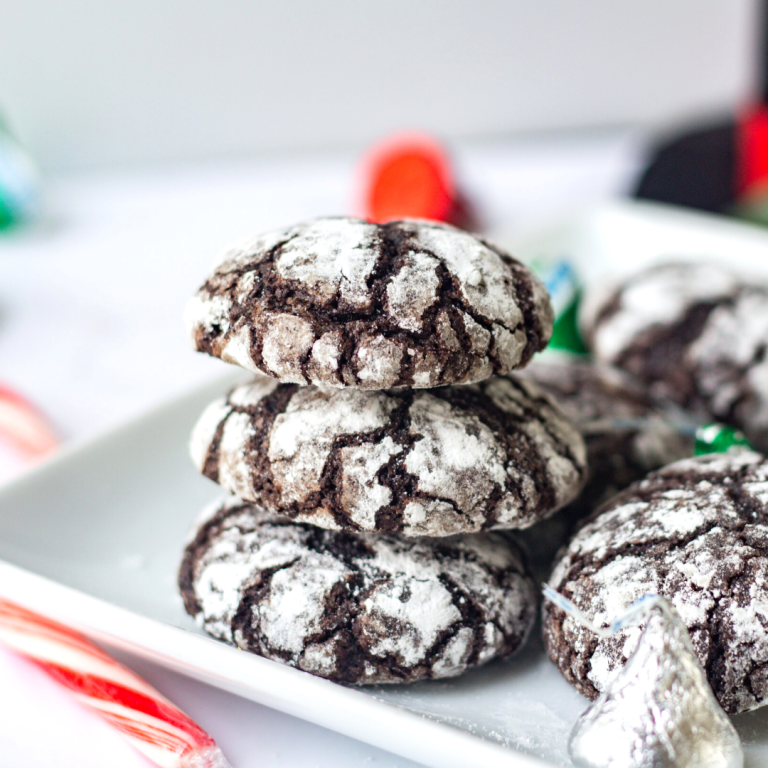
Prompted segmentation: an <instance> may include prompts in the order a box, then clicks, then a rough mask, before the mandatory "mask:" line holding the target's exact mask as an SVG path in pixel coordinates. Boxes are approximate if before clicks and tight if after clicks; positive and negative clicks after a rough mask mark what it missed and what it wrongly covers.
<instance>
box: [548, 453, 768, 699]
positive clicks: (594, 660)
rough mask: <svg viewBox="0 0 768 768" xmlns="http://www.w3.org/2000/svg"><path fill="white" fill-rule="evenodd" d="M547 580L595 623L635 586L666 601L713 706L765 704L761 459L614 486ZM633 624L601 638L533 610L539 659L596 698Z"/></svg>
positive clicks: (721, 457)
mask: <svg viewBox="0 0 768 768" xmlns="http://www.w3.org/2000/svg"><path fill="white" fill-rule="evenodd" d="M550 583H551V584H552V586H553V587H554V588H555V589H556V590H558V591H559V592H561V593H562V594H563V595H565V596H566V597H567V598H569V599H570V600H572V601H573V602H574V603H575V604H576V605H577V606H578V607H579V608H580V609H581V610H582V611H583V612H584V613H585V614H586V615H587V617H588V618H589V619H591V620H592V621H593V622H594V623H596V624H597V625H599V626H607V625H608V624H609V623H610V622H611V621H612V620H614V619H615V618H616V617H617V616H619V615H620V614H621V613H622V612H623V611H624V610H625V609H626V608H627V607H629V605H630V604H631V603H633V602H634V601H635V600H637V599H638V598H640V597H642V596H643V595H646V594H657V595H662V596H663V597H666V598H667V599H668V600H669V601H670V603H672V605H673V606H674V608H675V610H676V611H677V612H678V614H679V615H680V618H681V619H682V621H683V623H684V624H685V625H686V627H687V628H688V632H689V633H690V635H691V640H692V642H693V647H694V650H695V651H696V655H697V656H698V658H699V661H700V662H701V664H702V666H703V667H704V670H705V671H706V673H707V679H708V680H709V683H710V685H711V686H712V689H713V691H714V693H715V695H716V696H717V699H718V701H719V702H720V704H721V705H722V707H723V709H724V710H725V711H726V712H728V713H730V714H736V713H737V712H744V711H746V710H749V709H753V708H755V707H758V706H761V705H763V704H765V703H766V702H767V701H768V459H766V458H765V457H764V456H761V455H760V454H757V453H751V452H742V453H731V454H710V455H708V456H699V457H697V458H693V459H686V460H683V461H678V462H676V463H675V464H671V465H670V466H668V467H665V468H664V469H661V470H659V471H657V472H653V473H652V474H650V475H649V476H648V477H647V478H646V479H645V480H642V481H640V482H638V483H635V484H634V485H632V486H630V487H629V488H628V489H626V490H625V491H623V492H622V493H620V494H619V495H618V496H616V497H615V498H614V499H612V500H611V501H610V502H608V504H607V505H605V506H604V507H603V509H602V511H601V512H600V514H599V515H598V516H597V517H595V518H594V519H592V520H590V521H589V522H588V523H587V524H586V525H585V526H584V527H583V528H582V529H581V530H580V531H579V532H578V533H577V534H576V535H575V536H574V538H573V539H572V540H571V542H570V543H569V544H568V547H567V549H565V550H564V551H563V552H562V553H561V556H560V559H559V561H558V562H557V563H556V565H555V569H554V572H553V574H552V577H551V580H550ZM640 632H641V628H639V627H635V628H631V629H627V630H623V631H622V632H620V633H618V634H617V635H616V636H614V637H611V638H608V639H601V638H598V637H597V636H596V635H595V634H594V633H592V632H590V631H589V630H588V629H586V628H584V627H582V626H580V625H579V624H577V622H576V621H574V619H573V618H571V617H570V616H566V615H565V614H564V613H563V611H561V610H560V609H559V608H556V607H554V606H552V605H551V604H550V605H546V606H545V607H544V637H545V642H546V646H547V650H548V653H549V656H550V658H551V659H552V660H553V661H554V662H555V664H557V665H558V666H559V668H560V670H561V671H562V673H563V675H564V676H565V677H566V678H567V679H568V680H569V681H570V682H571V683H573V684H574V685H575V686H576V687H577V688H578V689H579V690H580V691H581V692H582V693H583V694H585V695H587V696H589V697H590V698H593V699H594V698H596V697H597V695H598V693H599V692H600V691H602V690H604V689H605V687H606V685H607V684H608V683H609V681H610V679H611V675H612V673H613V671H614V670H615V669H616V668H617V667H618V666H619V665H623V664H624V663H625V662H626V661H627V659H628V658H629V657H630V656H631V655H632V652H633V651H634V649H635V647H636V645H637V642H638V639H639V636H640Z"/></svg>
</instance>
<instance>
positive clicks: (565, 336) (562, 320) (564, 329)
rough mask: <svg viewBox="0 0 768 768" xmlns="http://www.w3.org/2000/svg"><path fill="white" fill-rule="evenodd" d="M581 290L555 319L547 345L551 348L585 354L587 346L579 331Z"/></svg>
mask: <svg viewBox="0 0 768 768" xmlns="http://www.w3.org/2000/svg"><path fill="white" fill-rule="evenodd" d="M580 300H581V291H578V292H577V293H576V295H575V296H574V298H573V300H572V301H571V303H570V304H569V305H568V306H567V307H566V309H565V311H564V312H563V313H562V314H561V315H559V316H558V317H557V318H556V319H555V327H554V328H553V329H552V338H551V339H550V340H549V346H550V347H551V348H552V349H563V350H565V351H566V352H573V353H574V354H576V355H586V354H587V347H586V345H585V344H584V340H583V339H582V338H581V334H580V333H579V323H578V316H579V301H580Z"/></svg>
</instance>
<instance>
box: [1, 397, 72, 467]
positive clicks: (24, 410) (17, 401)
mask: <svg viewBox="0 0 768 768" xmlns="http://www.w3.org/2000/svg"><path fill="white" fill-rule="evenodd" d="M0 437H4V438H5V439H6V440H8V441H10V442H11V443H12V444H13V445H14V447H15V448H16V450H17V451H18V452H19V453H20V454H21V455H22V456H23V457H24V458H25V459H27V460H34V459H38V458H41V457H42V456H45V455H46V454H48V453H50V452H51V451H53V450H55V449H56V447H57V446H58V444H59V441H58V439H57V438H56V435H55V434H54V433H53V430H52V429H51V427H50V426H49V424H48V422H47V421H46V420H45V419H44V418H43V416H42V414H41V413H40V412H39V411H38V410H37V409H36V408H35V407H34V406H33V405H32V404H31V403H29V402H28V401H27V400H25V399H24V398H23V397H22V396H21V395H19V394H17V393H16V392H14V391H13V390H11V389H8V387H4V386H3V385H2V384H0Z"/></svg>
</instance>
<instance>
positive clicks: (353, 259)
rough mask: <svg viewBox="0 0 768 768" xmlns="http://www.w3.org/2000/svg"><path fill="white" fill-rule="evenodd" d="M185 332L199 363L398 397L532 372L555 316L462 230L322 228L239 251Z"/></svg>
mask: <svg viewBox="0 0 768 768" xmlns="http://www.w3.org/2000/svg"><path fill="white" fill-rule="evenodd" d="M185 322H186V324H187V327H188V328H189V331H190V333H191V335H192V338H193V340H194V344H195V348H196V349H197V350H198V351H200V352H206V353H208V354H210V355H213V356H215V357H220V358H221V359H222V360H224V361H226V362H228V363H234V364H235V365H239V366H242V367H243V368H246V369H248V370H250V371H254V372H256V373H263V374H266V375H268V376H271V377H273V378H276V379H278V380H279V381H281V382H285V383H296V384H323V385H326V386H332V387H357V388H360V389H386V388H388V387H395V386H408V387H416V388H427V387H436V386H440V385H443V384H455V383H462V382H471V381H480V380H481V379H485V378H487V377H488V376H490V375H491V374H494V373H506V372H507V371H509V370H511V369H513V368H519V367H522V366H524V365H525V364H526V363H527V362H528V361H529V360H530V358H531V356H532V355H533V354H534V353H535V352H538V351H539V350H541V349H543V348H544V347H545V346H546V344H547V342H548V341H549V337H550V335H551V333H552V322H553V315H552V308H551V306H550V303H549V296H548V294H547V292H546V289H545V288H544V286H543V285H542V284H541V283H540V282H539V280H538V279H537V278H536V277H535V276H534V275H533V274H532V273H531V272H530V271H529V270H528V269H527V268H526V267H524V266H523V265H522V264H521V263H520V262H518V261H516V260H515V259H513V258H511V257H510V256H508V255H507V254H506V253H504V252H503V251H501V250H499V249H498V248H496V247H495V246H493V245H491V244H489V243H486V242H485V241H483V240H480V239H478V238H476V237H474V236H472V235H470V234H468V233H466V232H463V231H461V230H459V229H456V228H454V227H451V226H448V225H445V224H438V223H435V222H429V221H421V220H416V219H411V220H404V221H394V222H390V223H388V224H383V225H380V224H372V223H369V222H367V221H363V220H361V219H354V218H323V219H316V220H314V221H309V222H305V223H303V224H298V225H296V226H294V227H290V228H288V229H283V230H279V231H277V232H271V233H269V234H266V235H262V236H261V237H258V238H256V239H255V240H252V241H250V242H247V243H245V244H243V245H241V246H239V247H235V248H233V249H231V250H229V251H227V252H226V253H225V254H224V256H223V257H222V260H221V262H220V263H219V265H218V266H217V267H216V269H215V270H214V272H213V273H212V274H211V275H210V277H209V278H208V280H207V281H206V282H205V284H204V285H203V287H202V288H201V289H200V290H199V291H198V293H197V294H196V295H195V296H194V297H193V298H192V299H191V300H190V302H189V304H188V305H187V309H186V312H185Z"/></svg>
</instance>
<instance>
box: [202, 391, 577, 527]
mask: <svg viewBox="0 0 768 768" xmlns="http://www.w3.org/2000/svg"><path fill="white" fill-rule="evenodd" d="M190 449H191V454H192V459H193V461H194V462H195V465H196V466H197V467H198V469H200V470H201V471H202V472H203V474H205V475H206V476H207V477H209V478H211V480H214V481H215V482H218V483H220V484H221V485H222V486H223V487H224V488H226V489H227V490H229V491H231V492H232V493H236V494H237V495H238V496H240V497H241V498H244V499H248V500H250V501H257V502H259V503H260V504H263V505H264V506H265V507H266V508H267V509H269V510H270V511H272V512H276V513H278V514H281V515H285V516H286V517H289V518H291V519H294V520H299V521H302V522H309V523H313V524H315V525H319V526H322V527H324V528H331V529H338V530H351V531H371V532H374V531H376V532H383V533H395V534H400V535H402V536H450V535H452V534H456V533H471V532H475V531H480V530H485V529H488V528H522V527H526V526H528V525H531V524H533V523H534V522H535V521H537V520H539V519H541V518H543V517H546V516H547V515H549V514H552V513H553V512H554V511H555V510H556V509H558V508H559V507H561V506H563V505H564V504H567V503H568V502H569V501H570V500H571V499H573V498H574V496H575V495H576V494H577V493H578V491H579V488H580V486H581V484H582V481H583V479H584V476H585V473H586V459H585V449H584V443H583V441H582V439H581V437H580V436H579V434H578V431H577V430H576V429H575V427H574V426H573V425H572V424H571V423H570V422H569V421H568V419H567V418H566V417H565V416H564V415H563V414H562V412H561V411H560V410H559V409H558V407H557V406H556V405H555V404H554V403H553V401H552V400H551V399H550V398H549V396H548V395H546V394H545V393H544V392H542V391H541V390H540V389H539V388H538V387H537V386H536V385H535V384H533V383H531V382H527V381H522V380H516V379H513V378H512V377H508V378H507V377H499V378H492V379H487V380H486V381H483V382H481V383H479V384H471V385H465V386H461V387H440V388H438V389H434V390H429V391H426V390H408V389H397V390H388V391H383V392H365V391H361V390H359V389H342V390H338V389H321V388H319V387H314V386H311V387H299V386H297V385H295V384H278V383H277V382H276V381H274V380H271V379H267V378H261V379H259V380H257V381H255V382H253V383H252V384H248V385H244V386H240V387H237V388H235V389H234V390H233V391H232V392H230V393H229V395H228V396H227V397H225V398H223V399H221V400H218V401H216V402H214V403H212V404H211V405H210V406H209V407H208V408H207V409H206V411H204V413H203V415H202V416H201V417H200V420H199V421H198V423H197V425H196V426H195V429H194V431H193V434H192V439H191V445H190Z"/></svg>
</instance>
